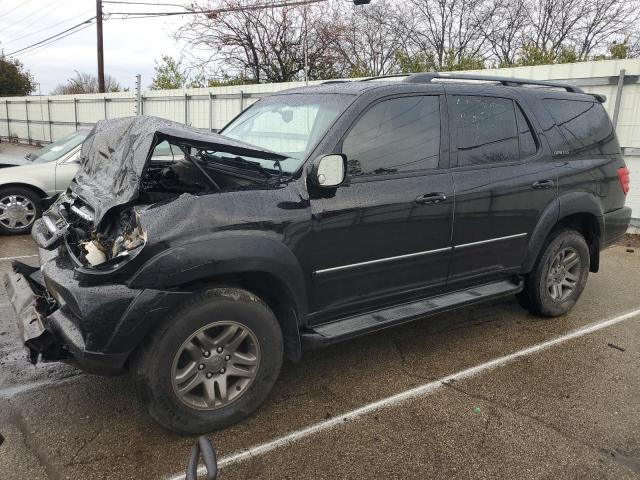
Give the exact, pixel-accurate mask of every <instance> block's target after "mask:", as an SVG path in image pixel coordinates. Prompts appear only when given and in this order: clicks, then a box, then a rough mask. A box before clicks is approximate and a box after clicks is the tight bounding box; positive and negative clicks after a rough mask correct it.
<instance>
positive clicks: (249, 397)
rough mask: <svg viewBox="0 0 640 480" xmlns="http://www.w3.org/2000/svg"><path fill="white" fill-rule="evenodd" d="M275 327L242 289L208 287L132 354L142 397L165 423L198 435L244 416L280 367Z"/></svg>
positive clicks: (270, 316) (280, 342)
mask: <svg viewBox="0 0 640 480" xmlns="http://www.w3.org/2000/svg"><path fill="white" fill-rule="evenodd" d="M282 355H283V340H282V333H281V330H280V325H279V323H278V321H277V319H276V318H275V316H274V315H273V313H272V312H271V310H270V309H269V307H268V306H267V305H266V304H265V303H264V302H262V301H261V300H260V299H258V298H257V297H256V296H254V295H253V294H251V293H250V292H247V291H245V290H240V289H230V288H220V289H212V290H207V291H205V292H203V293H201V294H198V295H196V296H195V297H194V298H192V299H190V300H189V301H187V302H186V303H185V304H184V305H183V306H182V307H181V308H179V309H178V310H177V311H175V312H174V313H173V314H172V315H170V316H169V317H168V318H167V319H165V321H164V322H163V324H162V325H161V326H160V327H159V328H158V329H157V330H156V332H155V333H154V334H153V335H152V336H151V337H150V338H149V339H148V340H147V342H145V344H144V345H143V347H142V348H141V350H140V351H139V352H138V354H137V355H136V357H135V359H134V365H133V369H132V370H133V373H134V376H135V382H136V389H137V391H138V394H139V397H140V400H141V401H142V403H143V404H144V405H145V406H146V407H147V410H148V411H149V413H150V414H151V416H152V417H153V418H154V419H155V420H157V421H158V422H159V423H160V424H161V425H162V426H164V427H165V428H167V429H169V430H172V431H175V432H178V433H184V434H199V433H205V432H209V431H212V430H216V429H219V428H222V427H226V426H228V425H231V424H233V423H236V422H238V421H240V420H242V419H243V418H245V417H247V416H248V415H250V414H251V413H252V412H253V411H254V410H255V409H256V408H258V406H259V405H260V404H261V403H262V402H263V401H264V399H265V398H266V397H267V395H268V394H269V392H270V390H271V388H272V387H273V385H274V383H275V381H276V379H277V378H278V374H279V372H280V367H281V365H282Z"/></svg>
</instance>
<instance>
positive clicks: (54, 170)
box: [0, 129, 182, 235]
mask: <svg viewBox="0 0 640 480" xmlns="http://www.w3.org/2000/svg"><path fill="white" fill-rule="evenodd" d="M90 131H91V129H82V130H78V131H77V132H73V133H71V134H69V135H67V136H66V137H63V138H61V139H60V140H58V141H56V142H53V143H50V144H49V145H47V146H46V147H44V148H41V149H40V150H38V151H36V152H33V153H29V154H27V155H26V156H25V157H24V158H22V157H19V156H9V155H0V235H19V234H24V233H28V232H29V231H30V230H31V226H32V225H33V222H35V220H36V219H37V218H38V217H40V215H41V214H42V208H41V202H42V200H43V199H45V198H48V197H55V196H57V195H58V194H59V193H62V192H64V191H65V190H66V189H67V187H68V186H69V183H71V180H73V177H74V176H75V175H76V171H77V170H78V165H79V160H80V148H81V146H82V142H84V139H85V138H86V137H87V135H88V134H89V132H90ZM173 150H175V147H173V149H172V148H171V146H170V145H169V144H168V143H167V142H166V141H165V142H162V143H160V144H159V145H158V146H157V147H156V148H155V150H154V154H153V156H154V158H165V157H166V158H169V159H177V158H178V157H179V156H181V155H182V153H179V152H175V151H173Z"/></svg>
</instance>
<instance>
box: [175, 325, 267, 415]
mask: <svg viewBox="0 0 640 480" xmlns="http://www.w3.org/2000/svg"><path fill="white" fill-rule="evenodd" d="M259 365H260V346H259V344H258V340H257V338H256V336H255V334H254V333H253V332H252V331H251V330H250V329H248V328H247V327H246V326H244V325H240V324H238V323H236V322H231V321H219V322H213V323H210V324H209V325H206V326H204V327H202V328H201V329H199V330H198V331H197V332H195V333H194V334H192V335H191V336H190V337H189V338H187V340H185V341H184V343H183V344H182V345H181V346H180V348H179V349H178V351H177V353H176V355H175V356H174V360H173V364H172V367H171V382H172V385H173V390H174V392H175V394H176V395H177V396H178V398H179V399H180V400H181V401H182V402H183V403H185V404H186V405H187V406H189V407H191V408H195V409H198V410H216V409H219V408H222V407H225V406H227V405H229V404H230V403H232V402H234V401H235V400H237V399H238V398H240V397H241V396H242V395H243V394H244V392H246V391H247V390H248V388H249V386H250V385H251V383H252V382H253V380H254V379H255V376H256V373H257V372H258V367H259Z"/></svg>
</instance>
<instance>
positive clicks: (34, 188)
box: [0, 182, 48, 199]
mask: <svg viewBox="0 0 640 480" xmlns="http://www.w3.org/2000/svg"><path fill="white" fill-rule="evenodd" d="M10 187H19V188H25V189H27V190H31V191H32V192H34V193H36V194H37V195H38V196H39V197H40V199H43V198H47V196H48V195H47V193H46V192H45V191H44V190H42V189H41V188H40V187H37V186H35V185H31V184H29V183H20V182H11V183H3V184H2V185H0V190H3V189H5V188H10Z"/></svg>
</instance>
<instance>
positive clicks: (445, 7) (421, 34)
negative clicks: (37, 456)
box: [411, 0, 485, 68]
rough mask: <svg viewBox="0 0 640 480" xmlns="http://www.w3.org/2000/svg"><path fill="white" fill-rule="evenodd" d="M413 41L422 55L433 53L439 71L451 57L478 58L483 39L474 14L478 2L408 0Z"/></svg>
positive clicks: (473, 0)
mask: <svg viewBox="0 0 640 480" xmlns="http://www.w3.org/2000/svg"><path fill="white" fill-rule="evenodd" d="M411 4H412V6H413V11H412V18H414V19H415V23H414V38H415V41H416V44H417V45H418V47H419V48H420V49H421V50H422V51H424V52H433V53H434V55H435V60H436V63H437V66H438V67H439V68H441V67H443V66H444V65H445V64H446V63H447V59H448V57H449V59H451V57H452V58H453V59H455V60H459V59H461V58H463V57H478V56H480V55H481V54H482V49H483V46H484V42H485V36H484V34H483V32H482V30H481V28H480V27H479V24H478V21H477V16H476V14H475V12H476V11H477V10H478V9H479V8H481V6H482V0H411Z"/></svg>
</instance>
